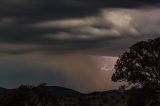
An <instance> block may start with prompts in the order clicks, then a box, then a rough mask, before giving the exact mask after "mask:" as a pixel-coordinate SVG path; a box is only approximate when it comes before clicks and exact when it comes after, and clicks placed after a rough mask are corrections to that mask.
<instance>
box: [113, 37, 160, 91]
mask: <svg viewBox="0 0 160 106" xmlns="http://www.w3.org/2000/svg"><path fill="white" fill-rule="evenodd" d="M115 70H116V71H115V73H114V74H113V76H112V81H114V82H117V81H126V82H128V83H129V84H140V85H144V84H146V83H148V84H149V85H151V86H152V87H154V88H155V89H159V88H160V38H156V39H153V40H148V41H141V42H138V43H136V44H134V45H133V46H131V47H130V49H129V51H127V52H125V53H124V54H123V55H122V56H120V58H119V59H118V61H117V63H116V65H115Z"/></svg>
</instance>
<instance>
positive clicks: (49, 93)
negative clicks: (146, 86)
mask: <svg viewBox="0 0 160 106" xmlns="http://www.w3.org/2000/svg"><path fill="white" fill-rule="evenodd" d="M126 94H127V93H126V91H123V90H111V91H105V92H94V93H89V94H83V93H80V92H77V91H74V90H71V89H67V88H63V87H57V86H44V85H39V86H37V87H34V86H20V87H19V88H16V89H10V90H9V89H5V88H0V106H126V100H127V95H126Z"/></svg>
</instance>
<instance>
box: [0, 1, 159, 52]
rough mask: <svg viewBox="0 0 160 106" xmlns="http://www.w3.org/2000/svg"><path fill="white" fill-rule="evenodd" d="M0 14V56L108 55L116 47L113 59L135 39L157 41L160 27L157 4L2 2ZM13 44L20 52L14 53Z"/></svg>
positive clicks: (156, 2) (123, 2) (126, 2)
mask: <svg viewBox="0 0 160 106" xmlns="http://www.w3.org/2000/svg"><path fill="white" fill-rule="evenodd" d="M0 13H1V14H0V43H1V45H7V46H6V47H7V50H6V49H1V50H0V51H1V52H2V53H10V54H12V53H14V54H16V53H25V52H26V53H28V52H36V51H45V52H51V53H64V52H73V51H77V50H84V49H85V50H86V49H94V48H99V47H102V48H104V47H106V51H109V50H110V49H111V48H110V47H111V46H110V45H115V48H114V47H113V48H112V52H113V54H114V49H115V51H116V52H115V53H117V51H120V50H117V49H126V48H127V47H128V45H129V44H131V43H132V42H135V41H137V40H138V39H144V38H151V37H156V36H159V28H160V16H159V13H160V9H159V1H158V0H152V1H150V0H134V1H130V0H123V1H120V0H58V1H55V0H41V1H37V0H0ZM146 17H147V18H146ZM144 26H145V27H144ZM122 39H130V40H128V42H121V41H122ZM130 41H132V42H130ZM121 43H126V44H121ZM8 44H12V47H11V46H10V45H8ZM13 44H16V45H13ZM17 44H20V45H21V48H23V49H21V48H19V49H18V50H17V49H14V48H17V46H18V45H17ZM22 44H23V45H24V47H23V46H22ZM119 44H121V45H122V47H121V48H119V47H116V45H119ZM27 45H32V46H27ZM124 45H126V46H124ZM108 54H109V53H108ZM115 55H117V54H115Z"/></svg>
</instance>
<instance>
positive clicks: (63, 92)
mask: <svg viewBox="0 0 160 106" xmlns="http://www.w3.org/2000/svg"><path fill="white" fill-rule="evenodd" d="M46 87H47V89H48V90H49V91H51V92H52V93H53V94H55V95H57V96H70V97H71V96H98V95H99V96H112V95H116V94H117V93H123V92H125V90H109V91H102V92H92V93H86V94H84V93H81V92H78V91H76V90H72V89H69V88H65V87H59V86H46ZM9 91H10V90H9V89H6V88H2V87H0V96H3V95H4V94H6V93H7V92H9Z"/></svg>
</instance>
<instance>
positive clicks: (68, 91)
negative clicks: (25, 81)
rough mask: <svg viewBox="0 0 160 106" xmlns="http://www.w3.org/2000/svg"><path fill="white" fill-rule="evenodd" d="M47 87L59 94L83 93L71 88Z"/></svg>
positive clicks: (80, 94)
mask: <svg viewBox="0 0 160 106" xmlns="http://www.w3.org/2000/svg"><path fill="white" fill-rule="evenodd" d="M47 87H48V89H49V90H50V91H52V92H53V93H54V94H55V95H58V96H82V95H83V94H82V93H80V92H78V91H75V90H72V89H69V88H64V87H59V86H47Z"/></svg>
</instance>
